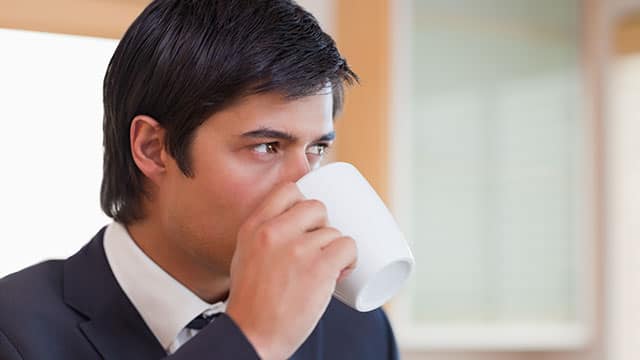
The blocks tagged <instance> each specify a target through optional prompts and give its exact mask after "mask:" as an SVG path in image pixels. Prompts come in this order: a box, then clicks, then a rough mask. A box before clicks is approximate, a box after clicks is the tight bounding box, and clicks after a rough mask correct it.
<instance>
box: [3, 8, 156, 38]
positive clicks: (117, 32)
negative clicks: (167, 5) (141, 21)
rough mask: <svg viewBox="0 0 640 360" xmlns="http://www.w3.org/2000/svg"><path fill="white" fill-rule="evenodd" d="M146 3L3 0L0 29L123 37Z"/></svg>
mask: <svg viewBox="0 0 640 360" xmlns="http://www.w3.org/2000/svg"><path fill="white" fill-rule="evenodd" d="M147 3H148V1H147V0H0V28H9V29H22V30H34V31H45V32H54V33H63V34H73V35H89V36H97V37H107V38H120V37H121V36H122V34H123V33H124V31H125V30H126V28H127V27H128V26H129V24H131V22H132V21H133V19H135V17H136V16H137V15H138V14H139V13H140V11H142V9H143V8H144V6H145V5H146V4H147Z"/></svg>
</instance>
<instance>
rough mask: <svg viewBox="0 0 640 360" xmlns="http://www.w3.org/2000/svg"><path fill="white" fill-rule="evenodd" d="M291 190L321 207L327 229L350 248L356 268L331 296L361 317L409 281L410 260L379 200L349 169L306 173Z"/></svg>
mask: <svg viewBox="0 0 640 360" xmlns="http://www.w3.org/2000/svg"><path fill="white" fill-rule="evenodd" d="M297 185H298V188H299V189H300V191H301V192H302V194H303V195H304V196H305V197H306V198H307V199H316V200H319V201H321V202H322V203H324V205H325V206H326V208H327V213H328V217H329V226H331V227H334V228H336V229H338V230H339V231H340V232H342V234H343V235H345V236H350V237H352V238H353V239H354V240H355V242H356V245H357V248H358V261H357V263H356V267H355V269H354V270H353V271H352V272H351V274H349V275H348V276H347V277H346V278H344V279H342V281H340V282H339V283H338V284H337V285H336V290H335V292H334V296H335V297H336V298H337V299H338V300H340V301H342V302H343V303H345V304H346V305H349V306H350V307H352V308H354V309H356V310H358V311H362V312H365V311H370V310H373V309H376V308H378V307H380V306H382V305H384V303H386V302H387V301H388V300H389V299H390V298H391V297H392V296H393V295H395V294H396V293H397V292H398V291H399V290H400V288H401V287H402V285H403V284H404V283H405V281H406V280H407V278H408V277H409V274H410V273H411V271H412V269H413V265H414V259H413V255H412V254H411V250H410V249H409V246H408V244H407V241H406V240H405V238H404V235H403V234H402V232H401V231H400V229H399V227H398V225H397V224H396V222H395V220H394V219H393V216H392V215H391V213H390V212H389V210H388V209H387V207H386V206H385V205H384V202H383V201H382V199H380V197H379V196H378V194H376V192H375V190H373V188H372V187H371V185H369V183H368V182H367V180H365V178H364V177H363V176H362V174H360V172H359V171H358V170H357V169H356V168H355V167H354V166H353V165H351V164H347V163H341V162H337V163H332V164H329V165H326V166H323V167H320V168H318V169H316V170H314V171H311V172H309V173H308V174H306V175H305V176H303V177H302V178H301V179H300V180H298V181H297Z"/></svg>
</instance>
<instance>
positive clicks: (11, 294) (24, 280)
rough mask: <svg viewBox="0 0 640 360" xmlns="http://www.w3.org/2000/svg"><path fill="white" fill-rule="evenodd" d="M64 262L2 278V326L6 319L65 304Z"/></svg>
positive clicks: (0, 283)
mask: <svg viewBox="0 0 640 360" xmlns="http://www.w3.org/2000/svg"><path fill="white" fill-rule="evenodd" d="M63 263H64V261H62V260H49V261H45V262H42V263H39V264H36V265H33V266H30V267H28V268H26V269H23V270H20V271H18V272H16V273H13V274H10V275H8V276H6V277H4V278H2V279H0V294H2V296H0V324H1V323H2V320H3V317H5V316H10V314H16V313H20V312H23V311H25V310H29V309H31V308H32V307H33V308H37V307H41V306H42V303H46V302H49V303H51V302H54V301H55V299H56V298H57V299H59V300H60V301H62V272H63Z"/></svg>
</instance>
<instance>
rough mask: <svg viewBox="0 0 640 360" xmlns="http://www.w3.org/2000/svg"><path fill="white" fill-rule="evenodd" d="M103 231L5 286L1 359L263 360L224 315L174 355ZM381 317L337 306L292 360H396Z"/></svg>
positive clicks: (0, 305)
mask: <svg viewBox="0 0 640 360" xmlns="http://www.w3.org/2000/svg"><path fill="white" fill-rule="evenodd" d="M103 234H104V229H102V230H101V231H100V232H99V233H98V234H97V235H96V236H95V237H94V238H93V239H92V240H91V242H89V244H87V245H86V246H85V247H84V248H82V249H81V250H80V251H79V252H78V253H77V254H75V255H73V256H72V257H70V258H69V259H67V260H64V261H62V260H55V261H47V262H44V263H41V264H38V265H35V266H32V267H30V268H27V269H25V270H22V271H20V272H17V273H15V274H12V275H9V276H7V277H5V278H3V279H0V359H1V360H34V359H38V360H41V359H59V360H72V359H99V358H104V359H117V360H126V359H132V360H133V359H135V360H141V359H161V358H168V359H175V360H180V359H192V360H197V359H234V360H235V359H256V358H257V357H258V356H257V354H256V353H255V350H254V349H253V347H252V346H251V344H250V343H249V342H248V340H247V338H246V337H245V336H244V334H243V333H242V331H241V330H240V329H239V328H238V327H237V326H236V324H235V323H234V322H233V320H231V318H229V317H228V316H226V315H225V314H222V315H220V316H219V317H218V318H217V319H216V320H215V321H213V322H212V323H211V324H210V325H208V326H207V327H206V328H204V329H203V330H202V331H201V332H200V333H199V334H198V335H197V336H196V337H194V338H193V339H191V340H190V341H189V342H187V343H186V344H184V345H183V346H182V347H181V348H180V349H179V350H178V351H177V352H176V353H174V354H173V355H171V356H167V354H166V353H165V351H164V349H162V347H161V345H160V343H159V342H158V341H157V340H156V338H155V336H154V335H153V334H152V333H151V330H149V328H148V327H147V325H146V324H145V322H144V321H143V320H142V318H141V317H140V315H139V314H138V312H137V311H136V309H135V308H134V307H133V305H132V304H131V302H130V301H129V299H128V298H127V296H126V295H125V294H124V292H123V291H122V289H121V288H120V286H119V285H118V283H117V281H116V279H115V277H114V276H113V274H112V272H111V269H110V267H109V265H108V263H107V259H106V257H105V253H104V248H103V245H102V241H103ZM397 357H398V355H397V349H396V344H395V340H394V337H393V333H392V330H391V327H390V325H389V322H388V320H387V318H386V316H385V314H384V313H383V312H382V310H375V311H372V312H368V313H359V312H357V311H354V310H352V309H350V308H348V307H347V306H345V305H343V304H342V303H340V302H339V301H337V300H332V301H331V303H330V305H329V307H328V308H327V310H326V312H325V313H324V315H323V316H322V319H321V320H320V322H319V323H318V325H317V326H316V328H315V329H314V331H313V333H312V334H311V335H310V336H309V338H308V339H307V340H306V341H305V342H304V344H303V345H302V346H301V347H300V348H299V349H298V350H297V351H296V353H295V354H294V356H293V359H366V360H375V359H397Z"/></svg>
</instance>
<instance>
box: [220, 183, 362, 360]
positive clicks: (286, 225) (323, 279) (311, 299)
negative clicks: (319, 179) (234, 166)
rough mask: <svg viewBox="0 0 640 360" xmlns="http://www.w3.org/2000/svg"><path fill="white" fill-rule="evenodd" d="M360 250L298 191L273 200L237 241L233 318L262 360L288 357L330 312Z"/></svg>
mask: <svg viewBox="0 0 640 360" xmlns="http://www.w3.org/2000/svg"><path fill="white" fill-rule="evenodd" d="M355 262H356V245H355V242H354V241H353V239H351V238H349V237H344V236H342V234H341V233H340V232H339V231H338V230H336V229H333V228H330V227H328V226H327V211H326V208H325V207H324V205H323V204H322V203H321V202H319V201H316V200H305V198H304V196H303V195H302V194H301V193H300V191H299V190H298V187H297V186H296V185H295V184H294V183H288V184H284V185H282V186H280V187H278V188H277V189H276V190H275V191H274V192H272V193H271V194H270V195H269V196H268V197H267V198H266V200H265V201H264V202H263V204H262V205H261V206H259V207H258V208H257V209H256V211H255V212H254V213H253V214H252V215H251V216H250V217H249V218H248V219H247V220H246V222H245V223H244V224H243V225H242V226H241V228H240V231H239V233H238V241H237V245H236V251H235V254H234V256H233V260H232V262H231V289H230V294H229V302H228V306H227V314H228V315H229V316H230V317H231V318H232V319H233V320H234V321H235V322H236V323H237V324H238V326H239V327H240V329H242V331H243V332H244V333H245V335H246V336H247V338H248V339H249V341H250V342H251V343H252V344H253V346H254V347H255V348H256V351H257V352H258V354H259V355H260V357H262V358H264V359H285V358H288V357H290V356H291V355H292V354H293V353H294V352H295V350H296V349H297V348H298V347H300V345H302V343H303V342H304V341H305V339H306V338H307V337H308V336H309V335H310V334H311V332H312V331H313V329H314V327H315V326H316V324H317V323H318V321H319V320H320V317H321V316H322V314H323V313H324V311H325V310H326V308H327V306H328V304H329V301H330V300H331V295H332V293H333V291H334V289H335V286H336V282H337V281H338V280H339V279H340V278H341V277H344V276H345V275H346V272H348V270H349V269H352V268H353V267H354V265H355Z"/></svg>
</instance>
